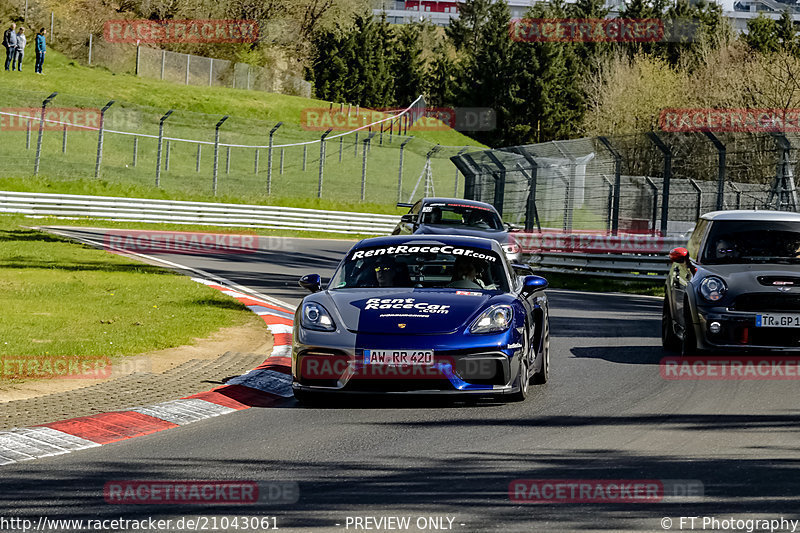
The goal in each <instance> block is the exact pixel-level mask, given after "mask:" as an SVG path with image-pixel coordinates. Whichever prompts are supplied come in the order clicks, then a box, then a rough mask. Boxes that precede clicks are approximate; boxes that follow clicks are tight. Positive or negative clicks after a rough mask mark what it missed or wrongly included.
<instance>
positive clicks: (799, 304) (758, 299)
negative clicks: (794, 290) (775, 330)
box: [731, 289, 800, 312]
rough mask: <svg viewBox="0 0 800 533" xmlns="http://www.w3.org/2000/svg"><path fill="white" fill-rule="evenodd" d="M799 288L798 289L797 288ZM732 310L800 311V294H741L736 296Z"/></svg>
mask: <svg viewBox="0 0 800 533" xmlns="http://www.w3.org/2000/svg"><path fill="white" fill-rule="evenodd" d="M798 290H800V289H798ZM731 310H732V311H761V312H764V311H800V294H779V293H778V292H777V291H776V292H775V294H761V293H758V294H743V295H741V296H739V297H738V298H736V301H735V302H734V303H733V306H732V307H731Z"/></svg>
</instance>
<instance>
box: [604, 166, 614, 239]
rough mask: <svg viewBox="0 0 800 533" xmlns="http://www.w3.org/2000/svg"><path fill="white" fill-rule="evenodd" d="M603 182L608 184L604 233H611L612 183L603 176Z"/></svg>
mask: <svg viewBox="0 0 800 533" xmlns="http://www.w3.org/2000/svg"><path fill="white" fill-rule="evenodd" d="M603 180H605V182H606V183H607V184H608V201H607V202H606V231H607V232H609V233H610V232H611V212H612V211H613V209H614V183H613V182H612V181H611V180H610V179H608V176H606V175H605V174H603Z"/></svg>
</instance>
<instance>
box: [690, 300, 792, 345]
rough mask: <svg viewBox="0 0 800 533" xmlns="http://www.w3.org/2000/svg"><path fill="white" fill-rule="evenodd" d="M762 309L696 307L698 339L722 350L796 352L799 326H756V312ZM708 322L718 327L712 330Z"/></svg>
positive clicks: (704, 343)
mask: <svg viewBox="0 0 800 533" xmlns="http://www.w3.org/2000/svg"><path fill="white" fill-rule="evenodd" d="M759 314H765V313H756V312H743V311H730V310H729V309H727V308H719V307H715V308H706V309H699V310H698V313H697V317H698V328H699V331H698V336H697V338H698V340H699V341H700V343H701V348H703V349H707V350H723V351H728V350H730V351H736V352H739V351H755V350H761V351H765V352H798V351H800V328H764V327H757V326H756V316H757V315H759ZM712 324H718V325H719V328H720V331H719V332H718V333H713V332H712Z"/></svg>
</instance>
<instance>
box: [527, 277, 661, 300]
mask: <svg viewBox="0 0 800 533" xmlns="http://www.w3.org/2000/svg"><path fill="white" fill-rule="evenodd" d="M542 276H544V277H545V278H547V281H548V282H549V283H550V287H552V288H553V289H571V290H578V291H588V292H624V293H628V294H643V295H646V296H662V297H663V296H664V282H663V281H658V282H654V281H624V280H615V279H609V278H601V277H592V276H571V275H567V274H557V273H551V272H544V273H542Z"/></svg>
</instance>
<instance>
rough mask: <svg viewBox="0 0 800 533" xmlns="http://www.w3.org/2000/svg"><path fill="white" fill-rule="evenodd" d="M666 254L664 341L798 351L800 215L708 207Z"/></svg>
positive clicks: (676, 345)
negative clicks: (687, 234)
mask: <svg viewBox="0 0 800 533" xmlns="http://www.w3.org/2000/svg"><path fill="white" fill-rule="evenodd" d="M670 260H671V261H672V267H671V269H670V272H669V275H668V276H667V284H666V292H665V298H664V310H663V317H662V327H661V330H662V334H661V337H662V342H663V345H664V348H666V349H667V350H673V351H678V350H680V351H681V352H682V353H683V354H684V355H691V354H694V353H698V352H700V351H703V350H724V351H740V350H748V349H749V350H770V351H773V350H774V351H799V350H800V214H798V213H787V212H779V211H719V212H713V213H708V214H706V215H703V216H702V217H701V218H700V220H699V221H698V222H697V227H696V228H695V230H694V232H692V236H691V238H690V239H689V243H688V245H687V247H686V248H676V249H674V250H672V252H670Z"/></svg>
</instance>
